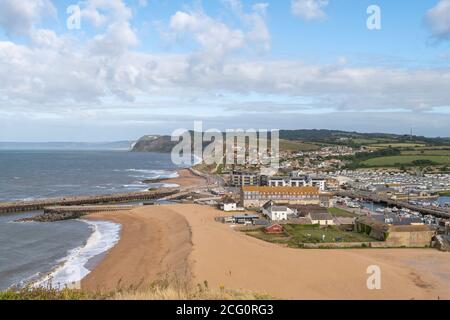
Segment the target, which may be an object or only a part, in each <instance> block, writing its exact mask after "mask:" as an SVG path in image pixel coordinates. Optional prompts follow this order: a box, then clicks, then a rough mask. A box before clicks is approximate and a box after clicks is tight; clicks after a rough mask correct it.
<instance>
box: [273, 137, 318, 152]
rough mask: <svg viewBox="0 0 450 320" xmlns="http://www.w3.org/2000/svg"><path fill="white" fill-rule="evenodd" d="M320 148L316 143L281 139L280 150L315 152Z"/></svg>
mask: <svg viewBox="0 0 450 320" xmlns="http://www.w3.org/2000/svg"><path fill="white" fill-rule="evenodd" d="M319 148H320V147H319V146H318V145H316V144H314V143H309V142H303V141H298V140H283V139H280V150H282V151H315V150H318V149H319Z"/></svg>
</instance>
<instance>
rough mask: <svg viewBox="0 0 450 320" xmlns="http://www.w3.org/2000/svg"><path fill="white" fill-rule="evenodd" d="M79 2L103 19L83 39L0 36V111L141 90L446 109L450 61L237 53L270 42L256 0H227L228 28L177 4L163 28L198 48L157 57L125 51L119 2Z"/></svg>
mask: <svg viewBox="0 0 450 320" xmlns="http://www.w3.org/2000/svg"><path fill="white" fill-rule="evenodd" d="M86 4H87V5H86V6H85V7H83V9H84V10H87V8H90V9H89V10H90V12H97V15H96V16H97V17H102V18H99V20H95V21H97V22H98V23H100V24H101V25H104V28H102V31H101V32H102V33H101V34H97V35H96V36H94V37H93V38H91V39H89V41H86V42H83V43H79V42H76V41H72V40H73V39H70V38H68V36H65V35H58V34H56V33H55V32H54V31H52V30H47V29H35V28H33V27H31V29H30V30H28V33H29V39H30V40H31V41H30V44H28V45H26V44H18V43H14V42H12V41H0V110H3V111H5V110H15V108H20V109H21V110H33V112H35V113H36V112H39V110H45V111H46V112H49V111H48V110H57V109H58V108H65V109H67V108H69V109H71V110H72V111H71V112H73V113H76V112H77V111H76V110H78V109H80V107H79V106H80V104H81V105H87V106H91V105H96V106H97V107H98V108H101V106H105V108H107V106H108V105H109V104H110V103H111V101H112V102H114V103H118V104H120V103H121V102H122V101H125V104H126V105H133V104H132V103H129V101H132V100H134V99H139V98H142V99H144V98H148V97H171V98H173V99H175V100H177V101H180V105H179V106H183V105H188V106H192V103H191V102H186V100H187V99H193V100H195V98H198V101H199V102H198V103H201V102H202V99H203V98H204V97H205V96H208V97H210V96H221V95H225V96H226V95H230V96H231V95H237V96H239V95H241V96H242V95H248V94H256V95H259V96H261V97H263V98H264V97H268V98H267V99H268V102H269V103H270V101H271V99H272V98H271V97H274V96H276V97H283V98H284V99H286V100H296V99H304V100H305V101H308V103H307V105H305V104H303V105H302V104H298V105H294V106H293V107H294V108H297V109H298V110H305V108H307V109H308V110H317V111H321V110H338V109H339V110H354V111H364V110H369V111H372V110H377V111H381V110H385V111H390V110H408V111H428V110H448V107H450V106H449V104H450V103H449V101H450V91H449V90H448V83H450V69H449V68H411V69H405V68H383V67H352V66H351V61H349V60H350V59H349V58H347V59H344V58H342V59H338V61H337V62H336V63H335V64H333V65H319V64H306V63H303V62H301V61H296V60H287V59H286V60H269V59H265V60H263V59H253V56H252V55H250V57H247V56H246V57H245V58H243V56H240V55H238V54H236V53H238V52H239V51H241V50H246V49H248V48H253V47H254V46H256V47H258V46H262V47H264V44H267V43H269V44H270V34H269V32H268V29H267V26H266V24H265V19H266V15H267V12H266V10H267V5H266V4H263V3H259V4H256V5H254V6H253V7H252V8H251V9H249V10H248V11H245V10H244V8H243V6H242V4H241V2H240V1H237V0H234V1H232V2H230V7H231V8H232V9H233V10H234V11H233V12H234V14H235V17H238V20H239V22H241V24H238V25H233V26H232V25H231V23H228V24H227V23H226V22H224V21H221V20H218V19H214V18H213V17H211V16H208V15H207V14H206V13H204V12H203V11H198V10H197V11H192V12H191V11H179V12H176V13H175V14H174V15H173V16H172V17H171V19H170V22H169V25H168V28H170V31H171V32H172V33H174V34H175V35H176V36H177V37H183V36H188V37H191V38H192V39H193V40H194V41H195V42H196V44H197V45H198V47H199V48H197V49H195V50H193V51H192V52H183V53H179V54H167V53H166V54H161V55H157V54H152V53H148V52H137V51H134V47H135V46H136V45H137V44H138V40H139V39H138V38H137V36H136V33H135V31H134V30H133V27H132V13H131V11H130V10H129V8H128V7H127V6H126V5H124V4H123V2H122V1H119V0H114V1H109V0H108V1H106V0H104V1H103V0H91V1H88V2H87V3H86ZM85 12H86V11H85ZM102 21H103V22H102ZM92 23H93V24H94V25H96V23H95V22H94V21H92ZM103 30H105V31H103ZM249 51H250V52H252V51H251V50H249ZM211 100H213V101H212V102H211V104H208V107H210V108H211V109H213V108H214V107H218V106H220V103H218V102H217V101H219V100H220V99H219V98H217V99H216V100H215V99H211ZM203 101H204V100H203ZM208 102H209V100H208ZM173 104H174V103H173V102H172V103H169V104H168V106H169V107H170V106H171V105H173ZM195 104H196V103H195ZM445 107H447V109H445Z"/></svg>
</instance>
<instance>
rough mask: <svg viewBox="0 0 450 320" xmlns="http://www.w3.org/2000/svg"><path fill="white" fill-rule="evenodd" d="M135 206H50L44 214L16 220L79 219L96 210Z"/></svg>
mask: <svg viewBox="0 0 450 320" xmlns="http://www.w3.org/2000/svg"><path fill="white" fill-rule="evenodd" d="M136 207H137V206H132V205H117V206H73V207H70V206H69V207H50V208H44V214H42V215H38V216H34V217H30V218H24V219H19V220H17V221H18V222H26V221H35V222H54V221H62V220H71V219H79V218H81V217H83V216H85V215H88V214H91V213H96V212H117V211H130V210H132V209H134V208H136Z"/></svg>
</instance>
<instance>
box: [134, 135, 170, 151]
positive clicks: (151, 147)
mask: <svg viewBox="0 0 450 320" xmlns="http://www.w3.org/2000/svg"><path fill="white" fill-rule="evenodd" d="M176 144H177V142H172V141H171V137H170V136H158V135H151V136H150V135H149V136H143V137H142V138H140V139H139V140H138V141H137V142H136V143H135V144H134V146H133V149H132V150H131V151H133V152H163V153H169V152H171V151H172V149H173V147H174V146H175V145H176Z"/></svg>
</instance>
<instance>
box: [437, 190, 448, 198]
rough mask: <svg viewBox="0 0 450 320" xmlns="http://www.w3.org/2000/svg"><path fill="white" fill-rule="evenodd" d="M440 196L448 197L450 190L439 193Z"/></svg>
mask: <svg viewBox="0 0 450 320" xmlns="http://www.w3.org/2000/svg"><path fill="white" fill-rule="evenodd" d="M439 195H440V196H443V197H450V190H447V191H442V192H439Z"/></svg>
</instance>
